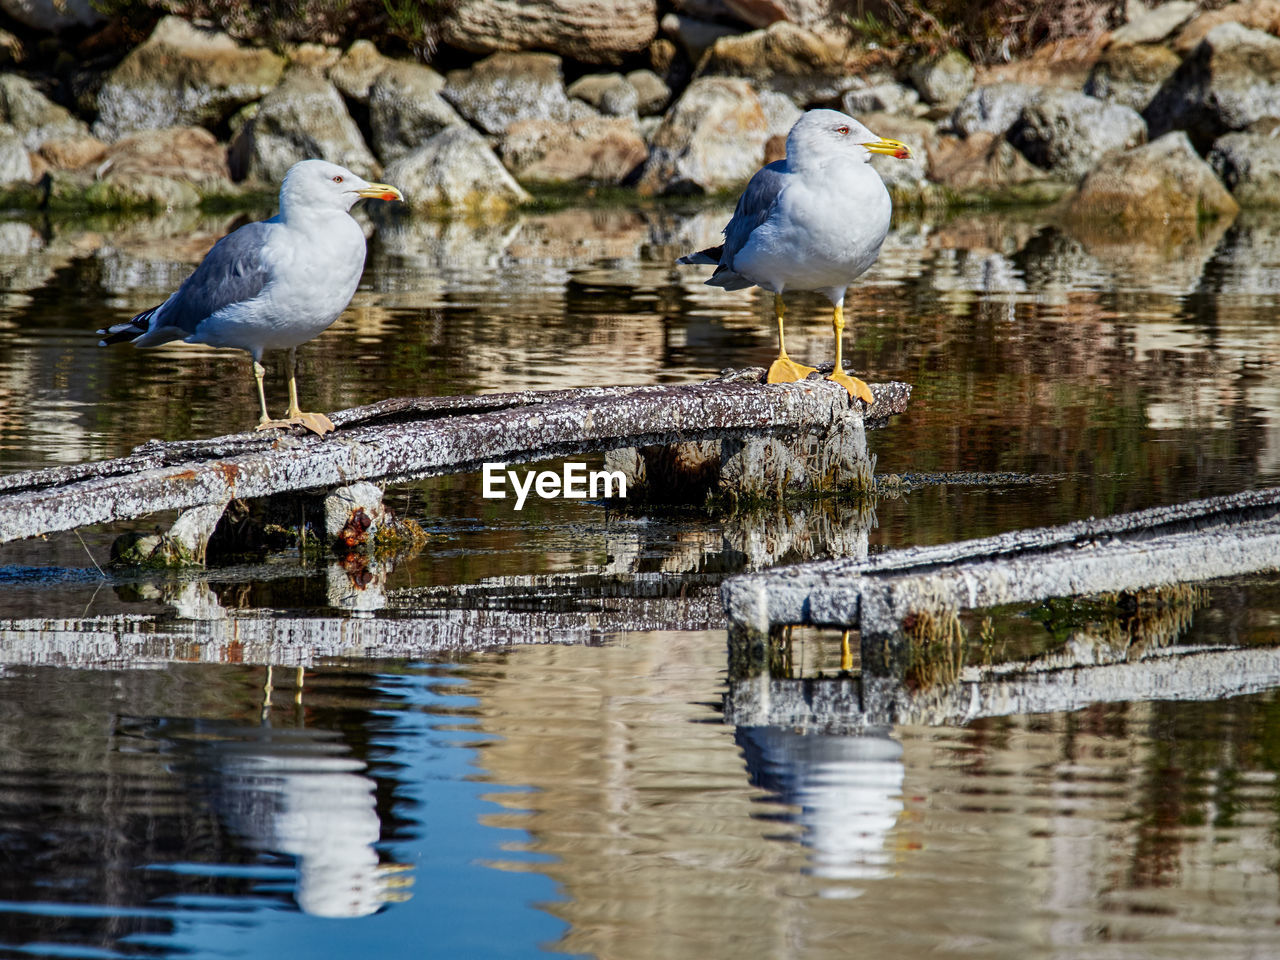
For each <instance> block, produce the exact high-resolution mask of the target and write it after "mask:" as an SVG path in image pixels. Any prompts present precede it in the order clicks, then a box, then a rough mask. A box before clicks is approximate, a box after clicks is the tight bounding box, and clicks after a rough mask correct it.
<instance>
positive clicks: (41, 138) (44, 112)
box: [0, 73, 89, 150]
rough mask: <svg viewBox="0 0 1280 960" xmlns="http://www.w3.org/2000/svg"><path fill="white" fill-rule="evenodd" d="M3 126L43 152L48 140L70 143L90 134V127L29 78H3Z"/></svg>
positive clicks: (0, 99) (0, 87)
mask: <svg viewBox="0 0 1280 960" xmlns="http://www.w3.org/2000/svg"><path fill="white" fill-rule="evenodd" d="M0 123H6V124H8V125H9V126H10V127H12V128H13V129H14V130H16V131H17V132H18V134H19V136H21V137H22V142H23V143H24V144H25V145H26V148H27V149H28V150H39V149H40V147H41V146H42V145H43V144H44V143H45V142H46V141H48V140H66V139H73V138H80V137H87V136H88V135H89V127H88V125H87V124H85V122H84V121H83V120H79V119H77V118H76V117H74V116H73V115H72V114H71V112H70V111H69V110H67V109H66V108H65V107H60V106H58V104H56V103H54V102H53V101H52V100H50V99H49V98H48V97H46V96H45V95H44V94H43V93H41V92H40V91H39V90H37V89H36V87H35V84H33V83H32V82H31V81H30V80H28V79H26V78H25V77H20V76H18V75H17V74H13V73H7V74H4V75H0Z"/></svg>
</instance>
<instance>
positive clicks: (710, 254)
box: [676, 243, 724, 264]
mask: <svg viewBox="0 0 1280 960" xmlns="http://www.w3.org/2000/svg"><path fill="white" fill-rule="evenodd" d="M723 254H724V244H723V243H722V244H720V246H718V247H707V249H705V250H699V251H698V252H697V253H686V254H685V255H684V256H683V257H680V258H679V259H678V260H676V263H710V264H717V263H719V262H720V257H721V256H722V255H723Z"/></svg>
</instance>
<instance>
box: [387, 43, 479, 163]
mask: <svg viewBox="0 0 1280 960" xmlns="http://www.w3.org/2000/svg"><path fill="white" fill-rule="evenodd" d="M443 89H444V77H442V76H440V74H438V73H436V71H434V70H432V69H431V68H430V67H424V66H422V65H421V64H417V63H407V62H401V61H395V60H388V61H387V62H386V64H385V66H384V69H383V70H382V71H381V72H380V73H379V74H378V76H377V79H375V80H374V81H373V83H372V85H371V86H370V87H369V98H368V102H369V136H370V139H371V140H372V141H373V150H374V152H375V153H376V154H377V155H378V159H379V160H381V161H382V162H383V163H390V162H391V161H392V160H396V159H398V158H400V157H403V156H404V155H405V154H406V153H409V152H410V151H411V150H415V149H417V148H418V147H419V146H421V145H422V143H423V142H424V141H426V140H428V139H429V138H431V137H434V136H435V135H436V134H437V133H439V132H440V131H441V130H443V129H444V128H445V127H449V126H453V125H454V124H456V123H461V122H462V118H461V117H460V116H458V113H457V111H455V110H454V109H453V107H451V106H449V104H448V103H447V102H446V101H445V99H444V98H443V97H442V96H441V95H440V91H441V90H443Z"/></svg>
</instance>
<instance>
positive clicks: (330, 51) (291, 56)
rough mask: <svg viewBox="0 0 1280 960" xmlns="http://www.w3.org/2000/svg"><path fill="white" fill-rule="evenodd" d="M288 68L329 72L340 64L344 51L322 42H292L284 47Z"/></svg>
mask: <svg viewBox="0 0 1280 960" xmlns="http://www.w3.org/2000/svg"><path fill="white" fill-rule="evenodd" d="M284 56H285V60H286V61H288V67H287V68H286V69H293V68H294V67H301V68H303V69H306V70H317V71H320V72H322V73H323V72H327V71H329V70H332V69H333V68H334V67H336V66H337V65H338V63H339V62H340V61H341V59H342V51H341V50H339V49H338V48H337V47H326V46H325V45H324V44H322V43H291V44H286V45H285V48H284Z"/></svg>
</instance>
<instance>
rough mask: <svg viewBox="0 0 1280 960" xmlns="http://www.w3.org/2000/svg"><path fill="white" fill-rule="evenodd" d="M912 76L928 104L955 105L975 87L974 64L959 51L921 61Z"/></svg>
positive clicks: (910, 72) (911, 71)
mask: <svg viewBox="0 0 1280 960" xmlns="http://www.w3.org/2000/svg"><path fill="white" fill-rule="evenodd" d="M908 76H910V77H911V82H912V83H913V84H914V85H915V88H916V89H917V90H919V91H920V97H921V99H923V100H924V102H925V103H928V104H933V105H934V106H939V107H955V106H957V105H958V104H959V103H960V101H961V100H962V99H964V97H965V95H966V94H967V93H968V92H969V91H970V90H972V89H973V78H974V69H973V64H972V63H970V62H969V58H968V57H966V56H965V55H964V54H963V53H961V52H960V51H959V50H948V51H947V52H946V53H943V54H941V55H940V56H934V57H927V58H925V59H924V60H917V61H916V62H915V63H913V64H912V65H911V67H910V69H909V70H908Z"/></svg>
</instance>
